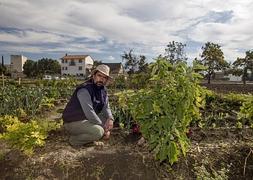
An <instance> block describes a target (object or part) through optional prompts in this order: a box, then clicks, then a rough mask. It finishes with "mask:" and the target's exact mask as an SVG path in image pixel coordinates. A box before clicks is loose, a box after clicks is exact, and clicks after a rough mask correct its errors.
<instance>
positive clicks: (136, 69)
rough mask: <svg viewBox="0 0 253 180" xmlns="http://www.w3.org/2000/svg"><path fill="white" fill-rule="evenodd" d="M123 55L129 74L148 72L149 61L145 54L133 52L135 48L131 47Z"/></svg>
mask: <svg viewBox="0 0 253 180" xmlns="http://www.w3.org/2000/svg"><path fill="white" fill-rule="evenodd" d="M121 57H122V59H123V60H124V61H125V69H126V71H127V73H128V74H129V75H131V74H134V73H140V72H146V70H147V67H148V63H147V62H146V57H145V56H143V55H140V56H137V55H135V54H133V49H131V50H130V51H129V52H128V53H127V52H124V54H123V55H122V56H121Z"/></svg>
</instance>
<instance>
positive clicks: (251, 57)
mask: <svg viewBox="0 0 253 180" xmlns="http://www.w3.org/2000/svg"><path fill="white" fill-rule="evenodd" d="M233 66H234V67H233V71H234V74H237V75H242V80H243V83H244V84H246V79H247V77H248V70H251V72H252V70H253V51H246V56H245V57H244V58H237V59H236V61H235V62H234V63H233Z"/></svg>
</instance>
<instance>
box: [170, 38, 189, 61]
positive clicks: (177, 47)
mask: <svg viewBox="0 0 253 180" xmlns="http://www.w3.org/2000/svg"><path fill="white" fill-rule="evenodd" d="M166 47H167V48H166V49H165V58H166V59H167V60H168V61H169V62H170V63H171V64H174V63H177V62H181V61H187V57H186V54H185V52H184V48H185V47H186V44H183V43H181V42H176V41H172V42H169V44H168V45H167V46H166Z"/></svg>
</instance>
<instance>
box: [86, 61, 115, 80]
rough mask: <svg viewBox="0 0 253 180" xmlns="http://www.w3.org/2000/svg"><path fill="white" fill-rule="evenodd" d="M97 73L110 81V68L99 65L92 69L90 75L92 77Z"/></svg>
mask: <svg viewBox="0 0 253 180" xmlns="http://www.w3.org/2000/svg"><path fill="white" fill-rule="evenodd" d="M97 71H99V72H101V73H102V74H104V75H106V76H107V77H108V78H109V79H112V77H111V76H110V68H109V66H107V65H105V64H100V65H98V66H97V67H96V69H94V70H93V71H92V73H91V75H94V74H95V73H96V72H97Z"/></svg>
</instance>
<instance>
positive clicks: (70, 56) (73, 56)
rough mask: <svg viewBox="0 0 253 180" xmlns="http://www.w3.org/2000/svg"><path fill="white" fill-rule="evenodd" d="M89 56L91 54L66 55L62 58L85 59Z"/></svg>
mask: <svg viewBox="0 0 253 180" xmlns="http://www.w3.org/2000/svg"><path fill="white" fill-rule="evenodd" d="M88 56H89V55H65V56H64V57H62V58H61V59H76V60H79V59H85V58H86V57H88Z"/></svg>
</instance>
